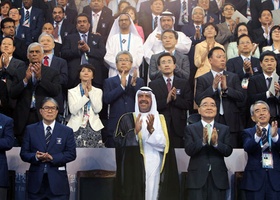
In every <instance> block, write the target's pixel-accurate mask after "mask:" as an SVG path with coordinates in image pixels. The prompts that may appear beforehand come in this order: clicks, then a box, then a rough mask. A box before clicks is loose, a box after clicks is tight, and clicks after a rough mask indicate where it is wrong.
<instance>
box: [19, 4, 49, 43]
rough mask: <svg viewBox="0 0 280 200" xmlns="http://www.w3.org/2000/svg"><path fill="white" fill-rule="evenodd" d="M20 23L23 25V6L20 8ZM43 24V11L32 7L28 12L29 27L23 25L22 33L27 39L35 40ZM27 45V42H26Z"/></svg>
mask: <svg viewBox="0 0 280 200" xmlns="http://www.w3.org/2000/svg"><path fill="white" fill-rule="evenodd" d="M20 15H21V19H20V24H21V25H23V23H24V18H25V13H24V8H21V9H20ZM43 24H44V14H43V11H42V10H41V9H39V8H35V7H32V9H31V12H30V27H29V28H27V27H25V29H24V34H25V36H26V37H29V38H28V41H32V42H37V41H38V37H39V35H40V34H41V32H42V27H43ZM28 45H29V44H28Z"/></svg>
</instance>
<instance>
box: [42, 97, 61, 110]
mask: <svg viewBox="0 0 280 200" xmlns="http://www.w3.org/2000/svg"><path fill="white" fill-rule="evenodd" d="M48 101H50V102H52V103H53V104H54V105H55V106H56V107H57V110H58V103H57V101H56V100H55V99H54V98H52V97H45V98H44V99H43V100H42V103H41V108H43V106H44V104H45V103H47V102H48Z"/></svg>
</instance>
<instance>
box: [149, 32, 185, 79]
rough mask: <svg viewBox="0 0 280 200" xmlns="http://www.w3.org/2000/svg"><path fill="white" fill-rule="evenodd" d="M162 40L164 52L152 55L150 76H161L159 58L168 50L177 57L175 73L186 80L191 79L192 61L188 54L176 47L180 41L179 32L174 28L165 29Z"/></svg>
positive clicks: (154, 77)
mask: <svg viewBox="0 0 280 200" xmlns="http://www.w3.org/2000/svg"><path fill="white" fill-rule="evenodd" d="M161 41H162V45H163V47H164V52H161V53H158V54H154V55H152V57H151V61H150V66H149V78H150V79H151V80H154V79H156V78H158V77H161V72H160V70H159V69H158V66H159V65H158V62H157V61H158V58H159V56H160V55H161V54H163V53H165V52H168V53H170V54H172V55H174V57H175V58H176V68H175V70H174V74H175V75H176V76H177V77H179V78H183V79H185V80H189V76H190V62H189V57H188V56H187V55H184V54H182V53H181V52H179V51H177V50H176V49H175V46H176V44H177V42H178V33H177V32H176V31H174V30H165V31H164V32H163V33H162V34H161Z"/></svg>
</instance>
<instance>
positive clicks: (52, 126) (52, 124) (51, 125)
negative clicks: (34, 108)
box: [43, 120, 55, 133]
mask: <svg viewBox="0 0 280 200" xmlns="http://www.w3.org/2000/svg"><path fill="white" fill-rule="evenodd" d="M54 125H55V120H54V121H53V122H52V123H51V124H50V125H47V124H45V123H44V120H43V126H44V131H45V133H46V129H47V127H48V126H50V127H51V128H52V130H51V132H52V133H53V129H54Z"/></svg>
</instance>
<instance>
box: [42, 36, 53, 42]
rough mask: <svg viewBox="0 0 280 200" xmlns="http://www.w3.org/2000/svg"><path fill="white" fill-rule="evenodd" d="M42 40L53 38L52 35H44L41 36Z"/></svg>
mask: <svg viewBox="0 0 280 200" xmlns="http://www.w3.org/2000/svg"><path fill="white" fill-rule="evenodd" d="M41 40H52V37H51V36H50V35H44V36H42V37H41ZM41 40H40V41H41Z"/></svg>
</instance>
